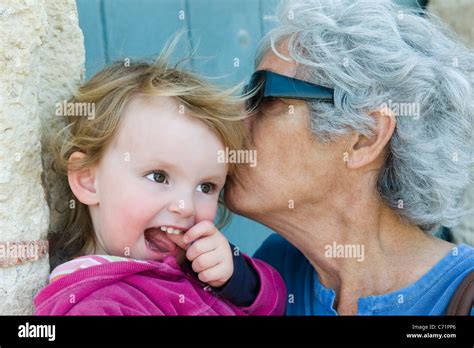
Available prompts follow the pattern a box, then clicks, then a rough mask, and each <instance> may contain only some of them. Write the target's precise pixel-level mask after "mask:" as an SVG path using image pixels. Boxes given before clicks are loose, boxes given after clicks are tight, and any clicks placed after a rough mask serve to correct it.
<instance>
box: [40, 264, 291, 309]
mask: <svg viewBox="0 0 474 348" xmlns="http://www.w3.org/2000/svg"><path fill="white" fill-rule="evenodd" d="M244 257H245V258H246V260H247V261H248V262H249V263H250V265H251V266H252V267H253V268H254V269H255V270H256V272H257V274H258V276H259V281H260V290H259V293H258V295H257V298H256V299H255V301H254V303H253V304H251V305H250V306H249V307H237V306H235V305H233V304H232V303H229V302H227V301H226V300H224V299H220V298H218V297H217V296H216V295H215V294H213V293H212V292H210V291H206V288H207V289H209V287H205V285H203V284H202V283H201V282H199V280H197V279H196V277H195V276H193V275H191V274H188V273H189V272H183V271H182V269H181V268H180V267H179V265H178V264H177V263H176V260H175V259H174V258H173V257H168V258H166V259H165V260H162V261H160V262H156V261H146V262H143V261H139V262H135V261H132V262H130V260H129V261H116V262H109V263H104V264H99V265H95V266H92V267H88V268H85V269H79V270H77V271H75V272H73V273H71V274H67V275H65V276H63V277H61V278H59V279H58V280H56V281H53V282H52V283H50V284H49V285H48V286H46V287H45V288H43V289H42V290H41V291H40V292H39V293H38V294H37V295H36V297H35V299H34V304H35V308H36V311H35V314H36V315H206V316H207V315H283V313H284V311H285V304H286V290H285V285H284V283H283V280H282V278H281V276H280V275H279V274H278V273H277V272H276V271H275V270H274V269H273V268H272V267H271V266H269V265H268V264H266V263H264V262H263V261H260V260H256V259H251V258H249V257H248V256H246V255H244Z"/></svg>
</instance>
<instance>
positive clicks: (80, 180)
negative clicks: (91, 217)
mask: <svg viewBox="0 0 474 348" xmlns="http://www.w3.org/2000/svg"><path fill="white" fill-rule="evenodd" d="M84 156H85V154H83V153H82V152H78V151H76V152H74V153H72V154H71V156H70V157H69V163H71V162H74V161H78V160H80V159H82V158H84ZM95 174H96V172H95V168H85V169H81V170H75V171H73V170H68V172H67V178H68V182H69V186H70V187H71V190H72V192H73V193H74V196H76V198H77V199H78V200H79V201H80V202H81V203H83V204H86V205H89V206H91V205H96V204H98V203H99V197H98V194H97V190H96V177H95Z"/></svg>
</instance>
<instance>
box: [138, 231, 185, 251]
mask: <svg viewBox="0 0 474 348" xmlns="http://www.w3.org/2000/svg"><path fill="white" fill-rule="evenodd" d="M145 243H146V245H147V247H148V248H149V249H150V250H152V251H154V252H158V253H162V254H175V253H177V251H178V246H177V245H176V244H175V243H174V242H173V241H172V240H171V239H169V237H168V234H167V232H165V231H162V230H161V229H160V228H158V227H152V228H148V229H146V230H145Z"/></svg>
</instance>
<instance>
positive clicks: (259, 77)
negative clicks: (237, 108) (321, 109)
mask: <svg viewBox="0 0 474 348" xmlns="http://www.w3.org/2000/svg"><path fill="white" fill-rule="evenodd" d="M243 92H244V94H249V98H248V99H247V101H246V105H245V108H246V110H247V112H252V111H255V110H257V109H258V107H259V106H260V104H261V103H262V101H263V100H264V98H268V97H273V98H288V99H303V100H312V99H316V100H321V101H325V102H331V103H334V90H333V89H331V88H327V87H323V86H319V85H315V84H313V83H310V82H306V81H303V80H298V79H295V78H292V77H288V76H285V75H280V74H277V73H274V72H273V71H268V70H258V71H256V72H254V73H253V75H252V77H251V78H250V81H249V83H248V84H247V85H246V86H245V87H244V90H243Z"/></svg>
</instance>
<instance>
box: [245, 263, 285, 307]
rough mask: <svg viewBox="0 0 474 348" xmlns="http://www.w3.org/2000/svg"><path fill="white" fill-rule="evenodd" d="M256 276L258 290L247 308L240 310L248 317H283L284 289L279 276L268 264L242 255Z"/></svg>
mask: <svg viewBox="0 0 474 348" xmlns="http://www.w3.org/2000/svg"><path fill="white" fill-rule="evenodd" d="M242 255H243V256H244V257H245V260H246V261H247V262H248V263H249V264H250V265H251V266H252V267H253V268H254V270H255V271H256V272H257V274H258V279H259V282H260V289H259V291H258V295H257V298H256V299H255V301H254V302H253V303H252V304H251V305H250V306H248V307H240V309H241V310H242V311H243V312H244V313H246V314H248V315H262V316H263V315H284V313H285V306H286V287H285V283H284V282H283V279H282V277H281V276H280V274H279V273H278V272H277V271H276V270H275V269H274V268H273V267H272V266H270V265H269V264H267V263H265V262H263V261H261V260H257V259H252V258H251V257H249V256H247V255H245V254H242Z"/></svg>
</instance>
